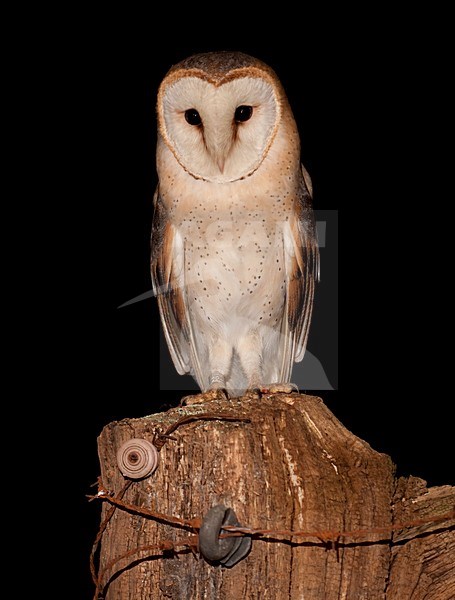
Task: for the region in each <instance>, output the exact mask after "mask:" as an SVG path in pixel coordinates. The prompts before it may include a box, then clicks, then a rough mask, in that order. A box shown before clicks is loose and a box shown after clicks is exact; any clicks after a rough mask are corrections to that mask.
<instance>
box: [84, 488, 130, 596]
mask: <svg viewBox="0 0 455 600" xmlns="http://www.w3.org/2000/svg"><path fill="white" fill-rule="evenodd" d="M100 479H101V478H100V477H98V481H97V483H98V496H94V497H92V498H89V502H90V501H91V500H94V499H95V498H96V497H99V494H100ZM132 483H133V482H132V481H131V480H130V481H127V482H126V483H125V485H124V486H123V487H122V489H121V490H120V492H119V493H118V495H117V498H118V499H119V500H121V499H122V498H123V496H124V495H125V493H126V491H127V490H128V488H129V487H130V486H131V485H132ZM116 509H117V506H115V505H114V506H111V508H110V509H109V511H108V512H107V514H106V516H105V518H104V520H103V521H102V522H101V525H100V527H99V530H98V533H97V535H96V538H95V541H94V542H93V546H92V550H91V552H90V573H91V574H92V581H93V583H94V584H95V586H96V592H95V598H98V591H99V586H98V583H99V575H98V574H97V572H96V567H95V554H96V551H97V549H98V546H99V543H100V541H101V538H102V537H103V533H104V531H105V529H106V527H107V524H108V523H109V521H110V520H111V518H112V516H113V515H114V513H115V511H116Z"/></svg>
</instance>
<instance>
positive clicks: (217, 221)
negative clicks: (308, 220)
mask: <svg viewBox="0 0 455 600" xmlns="http://www.w3.org/2000/svg"><path fill="white" fill-rule="evenodd" d="M233 217H234V215H224V217H223V218H221V215H212V218H207V219H204V218H199V219H196V221H195V223H194V225H189V224H188V223H187V224H186V226H183V227H182V229H181V231H182V233H183V240H184V255H185V259H184V264H185V267H184V268H185V285H186V289H187V298H188V302H189V304H190V306H192V307H193V310H195V311H196V312H197V313H198V315H199V316H200V317H203V318H208V319H209V320H213V321H216V322H219V323H226V322H228V321H230V320H233V319H238V318H239V317H245V318H247V319H253V320H254V321H255V322H256V321H257V322H258V323H260V322H261V321H262V322H264V323H265V322H267V323H269V322H270V321H271V322H272V324H273V322H278V321H279V320H280V318H281V314H282V310H283V305H284V298H285V269H284V256H283V253H284V251H283V236H282V228H281V227H280V224H279V223H277V222H275V221H274V220H271V219H267V218H266V216H265V215H264V214H263V213H261V214H259V213H257V214H254V213H252V212H250V213H240V214H239V213H237V214H236V215H235V218H233ZM190 223H191V222H190Z"/></svg>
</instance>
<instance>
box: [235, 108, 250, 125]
mask: <svg viewBox="0 0 455 600" xmlns="http://www.w3.org/2000/svg"><path fill="white" fill-rule="evenodd" d="M252 114H253V107H252V106H246V105H245V104H242V105H241V106H237V108H236V109H235V115H234V118H235V120H236V121H237V123H244V122H245V121H248V120H249V119H251V115H252Z"/></svg>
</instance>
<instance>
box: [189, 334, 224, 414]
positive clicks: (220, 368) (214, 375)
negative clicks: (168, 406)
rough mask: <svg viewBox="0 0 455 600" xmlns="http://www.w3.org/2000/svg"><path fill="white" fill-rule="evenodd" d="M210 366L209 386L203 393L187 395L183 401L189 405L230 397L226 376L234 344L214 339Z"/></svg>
mask: <svg viewBox="0 0 455 600" xmlns="http://www.w3.org/2000/svg"><path fill="white" fill-rule="evenodd" d="M209 361H210V364H209V365H208V366H209V377H208V380H209V386H208V389H206V390H205V391H204V392H202V393H201V394H196V395H194V396H186V397H185V398H183V399H182V403H183V404H186V405H187V406H188V405H190V404H202V403H203V402H210V401H211V400H225V399H226V398H229V396H228V393H227V390H226V378H227V374H228V373H229V369H230V368H231V362H232V346H231V344H229V343H228V342H226V341H224V340H221V339H217V340H214V341H213V343H212V344H211V348H210V359H209Z"/></svg>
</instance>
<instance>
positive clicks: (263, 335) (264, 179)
mask: <svg viewBox="0 0 455 600" xmlns="http://www.w3.org/2000/svg"><path fill="white" fill-rule="evenodd" d="M157 113H158V144H157V170H158V176H159V185H158V188H157V191H156V195H155V214H154V219H153V231H152V259H151V268H152V280H153V285H154V290H155V293H156V295H157V298H158V305H159V309H160V314H161V319H162V323H163V328H164V332H165V336H166V340H167V343H168V346H169V349H170V353H171V356H172V359H173V361H174V364H175V367H176V369H177V371H178V372H179V373H180V374H184V373H191V374H192V375H193V377H194V378H195V379H196V381H197V382H198V384H199V386H200V388H201V390H202V391H206V390H210V389H218V388H224V389H227V391H228V393H229V394H230V395H231V396H232V395H234V396H236V395H239V394H241V393H242V392H243V391H244V390H245V389H247V388H256V387H259V388H261V387H264V386H268V385H269V384H270V383H280V384H281V383H288V382H289V381H290V378H291V371H292V365H293V363H294V361H299V360H302V358H303V355H304V352H305V345H306V340H307V336H308V328H309V323H310V319H311V310H312V304H313V294H314V284H315V280H316V279H317V276H318V248H317V242H316V233H315V225H314V220H313V213H312V208H311V193H312V192H311V182H310V178H309V176H308V174H307V173H306V171H305V169H304V168H303V167H301V165H300V142H299V136H298V132H297V128H296V124H295V121H294V118H293V115H292V111H291V109H290V107H289V104H288V101H287V99H286V95H285V93H284V90H283V88H282V86H281V84H280V82H279V80H278V78H277V77H276V75H275V73H274V72H273V71H272V69H271V68H270V67H268V66H267V65H265V64H264V63H262V62H260V61H258V60H257V59H255V58H252V57H250V56H247V55H245V54H241V53H209V54H201V55H196V56H194V57H190V58H189V59H186V60H185V61H183V62H182V63H179V64H178V65H176V66H174V67H173V68H172V69H171V70H170V71H169V73H168V75H167V76H166V77H165V78H164V80H163V82H162V84H161V86H160V89H159V93H158V103H157Z"/></svg>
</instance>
